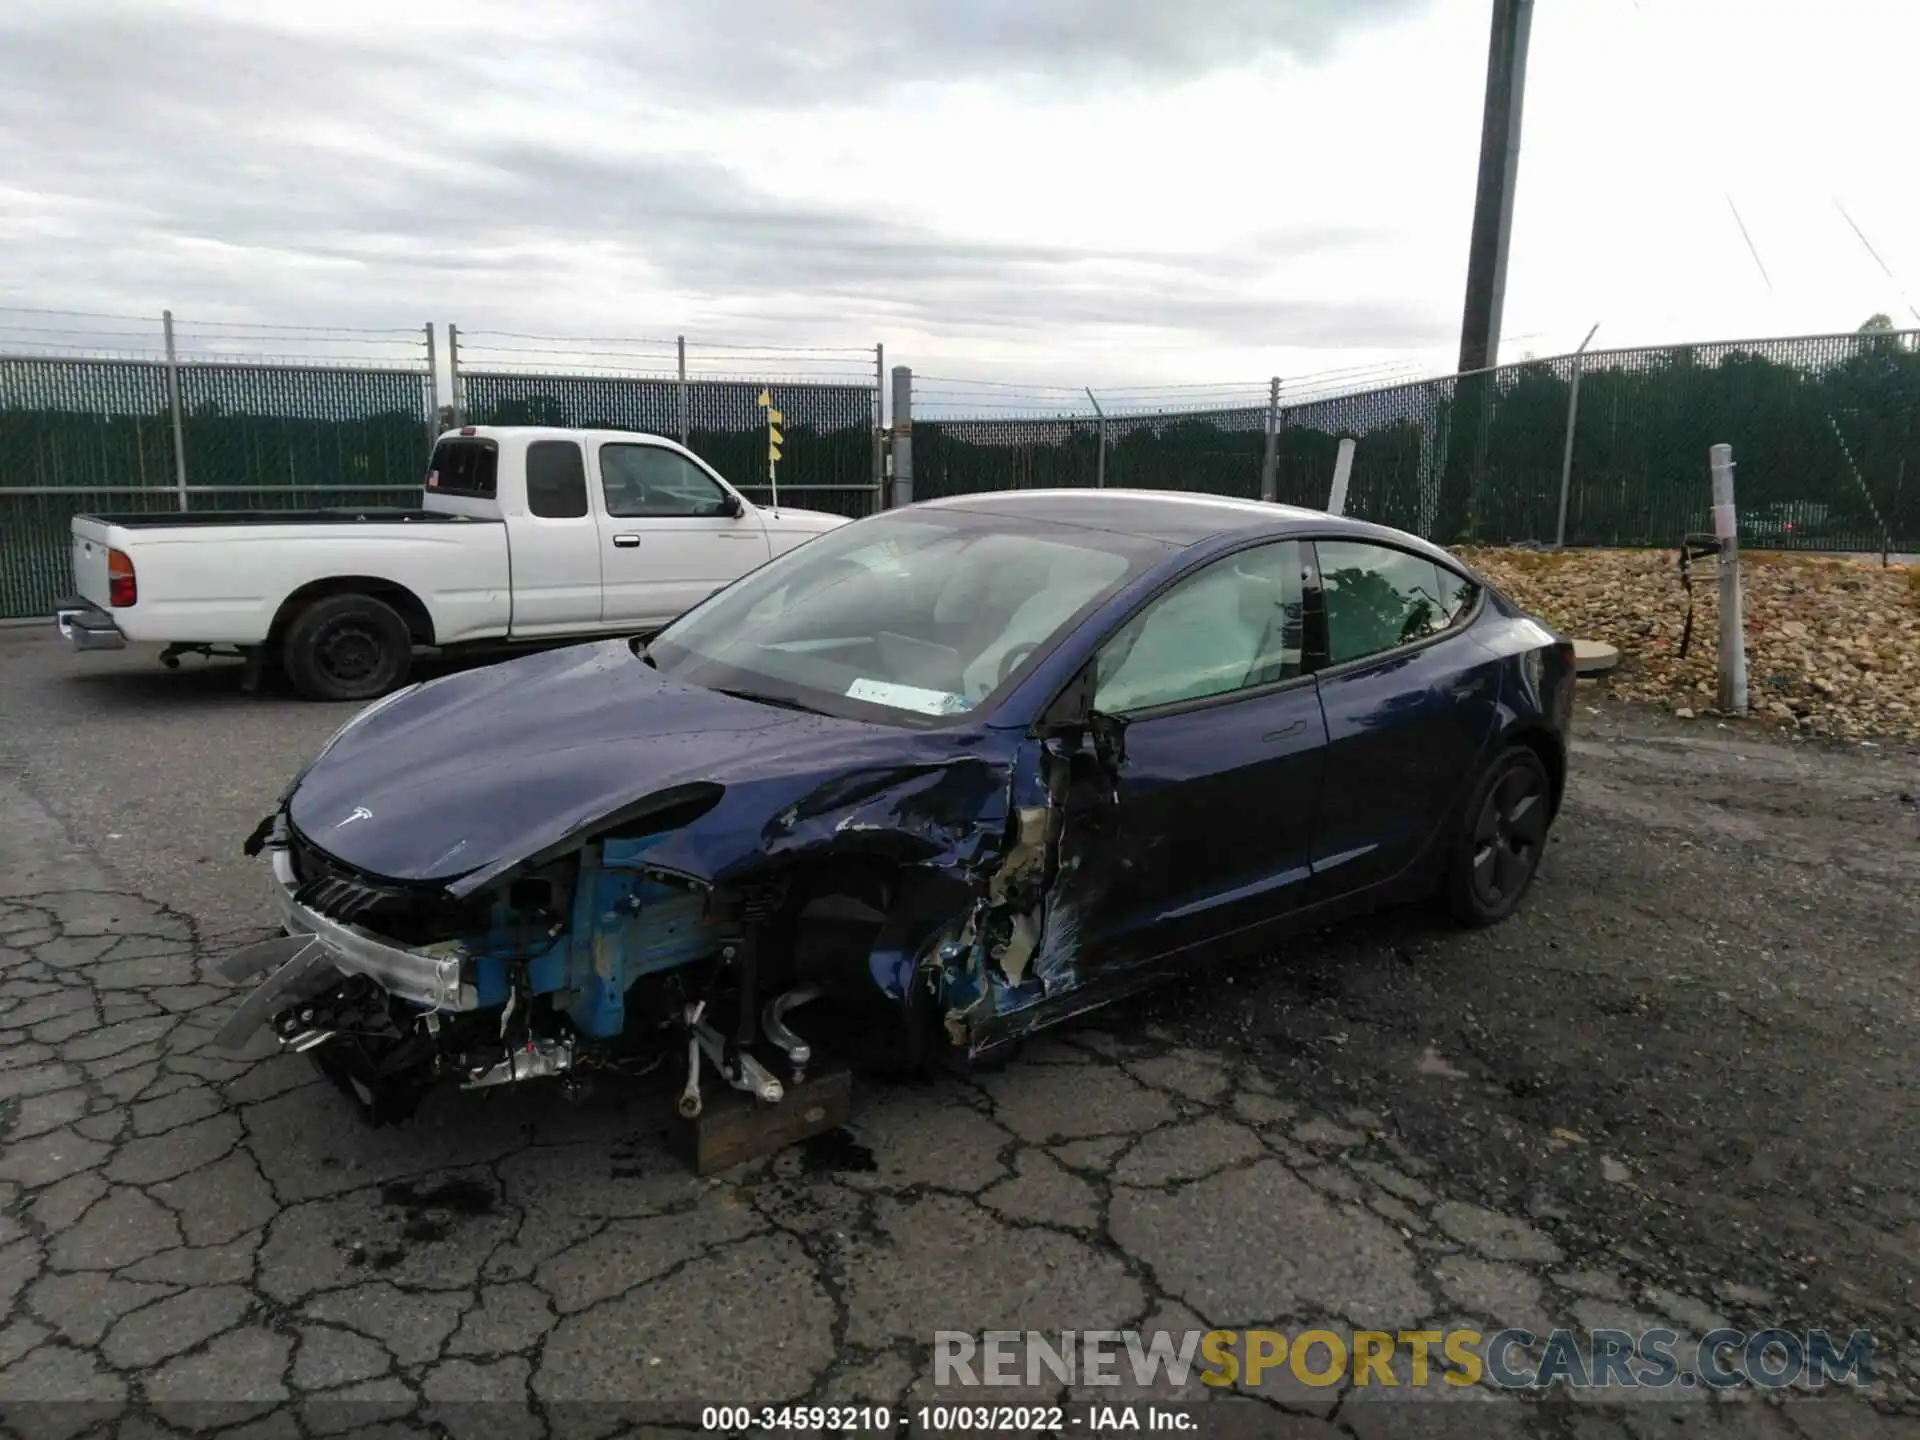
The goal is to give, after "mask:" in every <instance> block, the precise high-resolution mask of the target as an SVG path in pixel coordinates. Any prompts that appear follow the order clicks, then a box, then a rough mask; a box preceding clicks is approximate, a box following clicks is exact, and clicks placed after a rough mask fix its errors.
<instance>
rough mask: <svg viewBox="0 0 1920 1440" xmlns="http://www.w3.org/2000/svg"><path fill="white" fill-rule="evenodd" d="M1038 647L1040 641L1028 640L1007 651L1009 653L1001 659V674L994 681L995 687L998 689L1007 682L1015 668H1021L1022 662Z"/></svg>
mask: <svg viewBox="0 0 1920 1440" xmlns="http://www.w3.org/2000/svg"><path fill="white" fill-rule="evenodd" d="M1038 647H1039V642H1038V641H1036V640H1027V641H1023V642H1022V643H1021V644H1018V645H1016V646H1014V647H1013V648H1012V649H1011V650H1009V651H1007V653H1006V654H1005V655H1004V656H1002V657H1001V659H1000V674H999V676H998V678H997V679H995V681H994V682H993V683H994V688H995V689H996V690H997V689H999V688H1000V687H1001V686H1002V685H1004V684H1006V683H1007V677H1008V676H1009V675H1011V674H1013V672H1014V671H1015V670H1018V669H1019V668H1020V662H1021V661H1023V660H1025V659H1026V658H1027V657H1028V656H1029V655H1031V654H1032V653H1033V652H1034V651H1035V650H1036V649H1037V648H1038Z"/></svg>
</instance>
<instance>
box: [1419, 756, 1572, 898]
mask: <svg viewBox="0 0 1920 1440" xmlns="http://www.w3.org/2000/svg"><path fill="white" fill-rule="evenodd" d="M1552 807H1553V787H1552V783H1551V782H1550V781H1549V779H1548V777H1547V767H1546V766H1545V765H1543V764H1542V763H1541V762H1540V757H1539V756H1538V755H1537V754H1535V753H1534V752H1533V750H1532V749H1530V748H1529V747H1528V746H1525V745H1513V746H1510V747H1508V748H1507V749H1505V750H1503V751H1501V752H1500V754H1499V755H1498V756H1497V757H1495V759H1494V762H1493V763H1492V764H1491V765H1489V766H1488V767H1487V769H1486V773H1485V774H1483V775H1482V776H1481V777H1480V783H1479V784H1477V785H1475V786H1474V787H1473V794H1472V795H1471V797H1469V799H1468V801H1467V804H1466V808H1465V810H1464V811H1463V812H1462V814H1461V820H1460V831H1459V834H1458V835H1457V836H1456V837H1455V840H1454V846H1453V853H1452V855H1451V856H1450V857H1449V860H1448V865H1447V875H1446V880H1445V882H1444V884H1443V886H1442V893H1443V895H1444V897H1445V900H1446V904H1447V909H1448V910H1449V911H1450V912H1451V913H1452V915H1453V918H1454V919H1455V920H1456V921H1458V922H1459V923H1460V924H1462V925H1467V926H1473V927H1479V926H1482V925H1492V924H1494V923H1496V922H1497V921H1501V920H1504V919H1506V918H1507V916H1509V915H1511V914H1512V913H1513V912H1514V910H1515V909H1516V908H1517V907H1518V906H1519V904H1520V901H1521V898H1522V897H1523V896H1524V895H1525V894H1526V893H1527V887H1528V886H1529V885H1531V884H1532V883H1533V877H1534V875H1535V874H1537V873H1538V872H1539V869H1540V857H1541V854H1542V852H1544V851H1545V849H1546V844H1547V830H1548V828H1549V826H1550V825H1551V824H1552Z"/></svg>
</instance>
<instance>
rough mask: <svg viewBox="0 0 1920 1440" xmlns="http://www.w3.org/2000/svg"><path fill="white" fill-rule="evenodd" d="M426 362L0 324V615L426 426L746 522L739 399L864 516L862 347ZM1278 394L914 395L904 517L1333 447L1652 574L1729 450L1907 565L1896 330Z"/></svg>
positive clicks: (1393, 478) (1782, 498) (1302, 493)
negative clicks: (530, 441) (136, 537)
mask: <svg viewBox="0 0 1920 1440" xmlns="http://www.w3.org/2000/svg"><path fill="white" fill-rule="evenodd" d="M451 332H452V327H449V338H451ZM431 336H432V329H431V328H430V327H424V326H423V327H421V328H419V329H413V328H408V327H391V328H382V327H356V326H344V325H313V326H301V325H294V324H281V323H276V322H267V321H253V320H244V319H212V318H205V317H190V316H189V317H182V316H175V317H174V323H173V341H174V345H173V363H172V365H171V366H169V364H168V360H167V354H166V344H165V340H166V337H165V333H164V325H163V321H162V318H161V317H158V316H131V315H117V314H112V313H108V312H84V311H59V310H51V309H44V308H35V307H27V306H0V614H18V613H39V612H40V611H41V610H44V607H45V605H46V604H48V603H50V597H51V595H52V594H53V593H57V591H58V588H59V587H60V585H61V584H62V583H63V582H62V580H61V579H60V575H61V571H62V568H63V567H64V565H65V564H66V553H67V541H66V524H67V518H68V517H69V516H70V514H71V513H72V506H73V505H82V504H100V503H105V502H107V501H108V500H109V499H111V503H112V504H114V505H116V506H119V508H134V509H138V508H152V507H158V508H163V509H170V508H176V507H178V506H181V505H187V504H193V503H196V499H195V497H207V498H208V499H210V500H212V501H213V503H216V504H218V505H219V506H221V507H222V508H229V507H231V506H232V505H233V504H235V503H236V501H235V500H234V498H233V497H242V499H244V500H245V501H247V502H249V503H252V502H258V503H259V504H261V505H265V506H269V507H272V506H276V505H277V506H285V505H290V504H293V503H295V502H296V501H300V502H302V503H304V502H305V501H306V500H308V499H309V498H310V497H322V498H323V499H324V498H326V497H332V498H334V499H336V500H339V501H341V502H344V503H352V504H368V503H375V501H374V499H373V498H371V497H376V496H378V497H383V500H382V502H381V503H389V504H390V503H396V502H395V500H394V498H393V497H396V496H401V495H405V494H406V493H408V492H414V493H417V491H418V486H419V482H420V477H421V475H422V473H423V469H424V463H423V462H424V460H425V456H426V450H427V446H428V444H429V443H430V442H431V441H432V439H433V438H434V436H435V435H436V433H437V432H438V430H439V428H440V425H441V423H442V422H443V420H444V419H445V418H446V411H445V408H444V407H443V406H442V405H440V404H439V403H438V402H439V401H442V400H445V401H448V402H449V403H452V402H453V401H455V400H457V401H458V402H459V404H460V406H461V409H460V410H459V411H458V412H455V413H457V414H459V415H461V416H463V417H464V418H466V419H469V420H472V421H475V422H486V423H496V424H508V423H516V422H520V423H526V422H534V423H544V424H553V425H565V426H579V427H600V426H606V427H610V428H627V429H643V430H650V431H653V432H655V433H660V434H665V435H675V436H683V437H685V438H686V440H687V441H688V443H689V444H690V445H692V447H693V448H694V449H695V451H696V452H697V453H699V454H701V455H702V456H703V457H704V458H706V459H708V460H709V462H710V463H712V464H714V465H715V466H716V467H717V468H719V469H720V470H721V472H722V473H723V474H726V475H727V476H728V477H729V478H730V479H732V480H733V481H734V483H736V484H738V485H740V486H741V487H742V488H744V489H747V490H748V491H749V492H750V493H756V494H764V493H765V488H766V487H765V436H764V424H765V412H764V410H763V409H762V408H760V407H759V405H758V404H757V400H758V396H759V394H760V393H761V391H762V390H770V391H772V392H773V398H774V400H775V402H776V404H777V405H778V407H779V408H781V409H782V410H783V411H784V412H785V417H786V418H785V428H786V446H785V448H786V452H787V454H786V459H785V460H783V462H782V466H781V472H780V478H781V489H782V492H783V494H784V495H786V496H788V497H790V498H794V499H802V503H805V501H804V499H803V497H806V496H808V495H809V493H811V495H812V496H814V497H820V498H819V500H818V503H821V504H826V505H830V506H832V507H833V508H838V509H841V510H842V511H843V513H849V514H854V513H865V512H866V510H867V509H869V508H871V507H872V506H874V505H875V504H879V503H883V502H882V499H881V497H882V495H883V493H884V492H883V490H882V489H881V481H882V478H883V475H884V468H883V460H884V454H883V450H882V448H881V447H882V441H883V434H884V432H883V430H882V422H883V420H884V418H885V406H884V405H883V403H882V402H883V401H884V400H885V398H886V392H887V385H886V377H884V376H882V375H880V374H878V373H877V369H878V362H879V360H880V358H881V357H880V355H879V353H878V352H877V350H876V349H868V348H866V347H856V346H834V345H781V344H771V343H751V342H746V341H740V340H728V341H724V342H720V341H702V340H700V339H698V338H696V337H691V336H690V337H686V338H685V339H684V341H683V340H682V338H681V337H679V336H675V337H673V338H672V339H664V338H656V339H652V340H647V339H644V338H638V337H627V338H615V337H596V338H590V339H580V338H569V337H555V336H540V335H530V334H522V333H519V332H511V331H483V332H466V331H461V332H458V341H459V349H458V355H457V357H456V356H455V355H453V354H450V353H449V352H448V351H445V350H443V351H441V352H440V353H439V356H438V359H439V362H440V366H443V367H446V368H447V370H448V371H450V372H451V373H453V374H454V375H456V376H457V379H458V381H459V390H458V391H457V392H456V394H455V395H453V396H448V395H446V394H444V393H443V392H441V391H440V383H439V382H440V376H439V375H437V374H436V373H435V370H436V368H438V367H436V366H435V365H434V364H433V363H432V361H431V357H432V354H433V349H432V347H433V343H434V342H433V340H432V339H431V338H430V337H431ZM683 352H684V356H685V372H684V379H683V378H682V370H681V366H682V354H683ZM456 359H457V367H458V368H457V370H454V368H453V365H454V362H455V361H456ZM1576 386H1577V387H1578V394H1579V397H1580V399H1579V405H1578V407H1577V412H1576V409H1575V407H1574V405H1573V403H1572V400H1573V396H1574V394H1575V391H1576ZM1274 392H1275V381H1274V379H1272V378H1266V379H1256V378H1249V379H1245V380H1232V379H1227V380H1213V381H1201V380H1195V381H1180V382H1171V383H1163V384H1152V383H1145V382H1140V381H1126V382H1115V383H1113V384H1102V383H1100V382H1099V381H1097V380H1096V381H1095V382H1094V383H1093V385H1092V388H1091V391H1089V390H1088V388H1087V387H1086V386H1085V385H1071V384H1067V383H1064V381H1061V380H1060V379H1059V376H1058V372H1057V371H1056V372H1055V374H1054V375H1053V376H1050V377H1049V378H1047V379H1046V380H1044V381H1039V380H1022V379H1019V378H1016V377H1005V376H991V377H989V376H976V377H967V376H964V375H952V374H948V373H946V367H942V370H941V372H940V373H935V374H917V375H915V376H914V377H913V387H912V396H913V409H912V411H911V416H912V419H913V422H914V426H915V445H914V477H913V478H914V487H915V488H914V494H915V496H916V497H917V498H931V497H933V496H937V495H941V494H952V493H958V492H961V491H965V490H970V489H1005V488H1019V487H1026V486H1033V485H1043V484H1046V485H1052V484H1065V485H1092V484H1094V483H1096V482H1097V481H1101V480H1104V483H1106V484H1108V485H1112V486H1123V485H1124V486H1144V487H1148V488H1166V489H1186V490H1199V491H1212V492H1215V493H1224V494H1233V495H1243V496H1255V495H1271V496H1272V497H1273V498H1276V499H1279V500H1284V501H1289V502H1291V503H1295V504H1305V505H1311V506H1317V505H1319V504H1321V503H1323V502H1324V500H1325V496H1326V489H1327V482H1328V479H1329V477H1330V475H1331V471H1332V465H1333V457H1334V455H1335V453H1336V451H1337V448H1338V445H1339V442H1340V441H1341V439H1343V438H1348V437H1351V438H1353V439H1354V440H1355V441H1356V442H1357V444H1356V452H1355V460H1354V467H1353V474H1352V477H1351V481H1350V485H1349V491H1348V509H1349V512H1350V513H1353V514H1357V515H1361V516H1364V517H1365V518H1369V519H1375V520H1380V521H1383V522H1385V523H1388V524H1392V525H1397V526H1400V527H1401V528H1404V529H1409V530H1414V531H1416V532H1418V533H1421V534H1424V535H1427V536H1429V537H1431V538H1434V539H1437V540H1440V541H1442V542H1443V543H1452V542H1455V541H1458V540H1462V539H1475V540H1481V541H1491V542H1499V541H1512V540H1534V541H1538V540H1546V539H1548V538H1549V537H1552V538H1553V539H1559V538H1562V537H1561V536H1560V535H1559V534H1558V533H1557V523H1558V510H1559V508H1560V502H1561V495H1562V493H1563V487H1564V494H1565V508H1566V516H1567V520H1566V531H1565V535H1564V538H1565V539H1566V540H1567V541H1568V542H1569V543H1575V544H1614V545H1619V544H1649V543H1658V544H1667V543H1676V542H1677V540H1678V538H1679V537H1680V536H1681V535H1683V534H1685V533H1687V532H1688V531H1689V530H1694V529H1701V528H1704V527H1705V524H1706V513H1705V507H1706V504H1707V488H1706V484H1705V468H1704V451H1705V449H1706V447H1707V446H1708V445H1709V444H1711V443H1714V442H1716V441H1726V442H1727V443H1730V444H1732V445H1733V446H1734V449H1735V459H1736V462H1737V463H1738V464H1739V465H1740V467H1741V488H1740V495H1741V514H1742V516H1743V517H1748V518H1743V525H1755V526H1761V527H1763V529H1761V530H1759V531H1756V532H1755V533H1756V537H1758V538H1764V539H1765V540H1766V542H1767V543H1778V544H1791V545H1797V546H1803V547H1805V546H1812V547H1817V548H1826V549H1886V548H1895V549H1900V548H1906V549H1920V423H1917V421H1916V417H1917V416H1920V332H1916V331H1883V332H1869V333H1858V332H1843V333H1837V334H1829V335H1820V336H1800V337H1787V338H1781V339H1767V340H1744V341H1716V342H1711V343H1704V344H1693V345H1668V346H1650V347H1638V348H1632V347H1622V348H1615V349H1608V350H1603V351H1590V352H1587V353H1585V354H1584V355H1579V356H1576V355H1571V354H1562V355H1554V356H1548V357H1544V358H1532V357H1529V358H1527V359H1524V360H1521V361H1518V362H1512V363H1509V364H1506V365H1502V366H1498V367H1494V368H1491V369H1488V370H1484V371H1478V372H1473V373H1469V374H1459V375H1433V374H1428V373H1422V372H1421V371H1420V370H1418V369H1417V368H1416V367H1415V366H1414V364H1413V362H1411V361H1410V360H1407V359H1405V358H1401V359H1393V358H1388V359H1384V360H1381V359H1376V360H1370V361H1365V362H1358V363H1355V364H1352V365H1347V366H1342V367H1337V368H1332V369H1325V370H1320V371H1315V372H1311V373H1307V374H1298V375H1293V376H1285V375H1283V376H1281V377H1279V378H1278V396H1277V404H1276V403H1275V398H1276V397H1275V393H1274ZM1576 417H1577V418H1576ZM176 430H177V433H178V434H179V436H180V440H179V446H178V448H176V444H175V440H174V435H175V433H176ZM183 474H184V475H185V477H186V483H185V484H184V485H182V483H181V478H182V475H183ZM87 497H98V498H94V499H89V498H87ZM1789 516H1790V517H1791V523H1792V525H1793V527H1794V529H1793V530H1792V532H1791V534H1789V533H1788V531H1787V530H1786V529H1785V528H1784V527H1785V525H1786V524H1787V523H1788V520H1787V519H1786V518H1782V517H1789ZM1769 517H1773V518H1769ZM1767 526H1772V527H1773V528H1771V529H1766V528H1764V527H1767ZM22 606H25V607H26V609H25V610H24V611H23V610H22V609H21V608H20V607H22Z"/></svg>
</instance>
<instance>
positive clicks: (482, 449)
mask: <svg viewBox="0 0 1920 1440" xmlns="http://www.w3.org/2000/svg"><path fill="white" fill-rule="evenodd" d="M499 473H500V450H499V447H498V446H496V445H495V444H494V443H493V441H491V440H442V441H441V442H440V443H439V444H438V445H436V446H434V447H433V459H432V460H430V461H429V462H427V489H428V491H429V492H430V493H432V494H435V495H470V496H473V497H475V498H476V499H480V500H491V499H493V498H494V492H495V489H496V486H497V484H498V480H499Z"/></svg>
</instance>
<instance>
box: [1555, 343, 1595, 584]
mask: <svg viewBox="0 0 1920 1440" xmlns="http://www.w3.org/2000/svg"><path fill="white" fill-rule="evenodd" d="M1599 328H1600V322H1599V321H1597V320H1596V321H1595V322H1594V324H1593V330H1589V331H1587V338H1586V339H1585V340H1582V341H1581V342H1580V348H1579V349H1578V350H1576V351H1574V352H1573V384H1572V386H1571V387H1570V389H1569V390H1568V393H1567V444H1566V448H1565V449H1564V450H1562V451H1561V452H1560V518H1559V520H1557V521H1556V522H1555V523H1554V527H1553V548H1554V549H1556V550H1564V549H1566V548H1567V490H1568V487H1569V486H1570V485H1571V484H1572V483H1573V426H1574V422H1575V421H1576V420H1578V419H1579V418H1580V374H1581V371H1582V370H1583V369H1584V368H1585V366H1586V356H1587V346H1588V345H1589V344H1591V343H1592V342H1593V333H1594V330H1598V329H1599Z"/></svg>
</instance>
